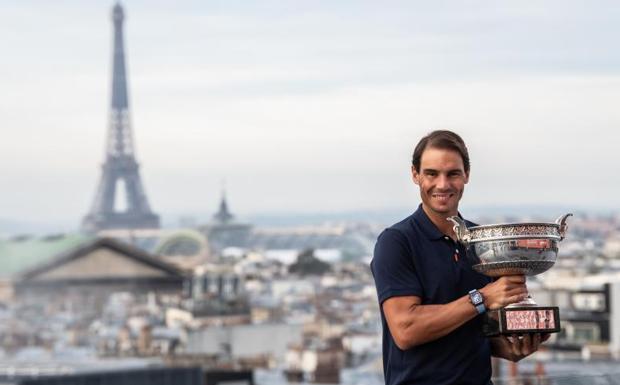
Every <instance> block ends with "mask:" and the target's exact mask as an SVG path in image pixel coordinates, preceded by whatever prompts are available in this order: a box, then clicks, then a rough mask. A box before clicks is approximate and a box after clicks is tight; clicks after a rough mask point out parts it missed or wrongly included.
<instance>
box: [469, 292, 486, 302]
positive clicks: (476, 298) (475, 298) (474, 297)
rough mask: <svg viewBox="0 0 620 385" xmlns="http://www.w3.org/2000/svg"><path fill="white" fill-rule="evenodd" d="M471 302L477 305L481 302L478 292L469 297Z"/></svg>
mask: <svg viewBox="0 0 620 385" xmlns="http://www.w3.org/2000/svg"><path fill="white" fill-rule="evenodd" d="M471 301H472V302H473V303H474V304H476V305H478V304H480V303H482V302H483V299H482V295H481V294H480V293H479V292H475V293H473V294H472V295H471Z"/></svg>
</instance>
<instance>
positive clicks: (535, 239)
mask: <svg viewBox="0 0 620 385" xmlns="http://www.w3.org/2000/svg"><path fill="white" fill-rule="evenodd" d="M571 215H572V214H565V215H562V216H561V217H560V218H558V219H557V220H556V221H555V222H554V223H504V224H496V225H484V226H474V227H470V228H467V226H466V224H465V222H464V221H463V219H461V218H460V217H458V216H454V217H450V218H448V219H449V220H450V221H452V222H453V223H454V232H455V233H456V236H457V239H458V240H459V242H461V243H463V244H465V246H471V248H470V252H472V253H473V256H474V257H475V258H476V259H477V261H478V263H477V264H476V265H474V266H472V268H473V269H474V270H476V271H477V272H479V273H482V274H484V275H487V276H489V277H500V276H503V275H515V274H520V275H536V274H540V273H542V272H545V271H547V270H548V269H550V268H551V267H552V266H553V265H554V264H555V260H556V259H557V256H558V244H559V243H560V241H562V240H563V239H564V235H565V233H566V219H567V218H568V217H570V216H571Z"/></svg>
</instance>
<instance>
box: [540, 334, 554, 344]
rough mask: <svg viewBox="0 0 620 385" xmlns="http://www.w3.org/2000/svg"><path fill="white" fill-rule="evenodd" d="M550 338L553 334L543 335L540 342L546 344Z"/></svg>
mask: <svg viewBox="0 0 620 385" xmlns="http://www.w3.org/2000/svg"><path fill="white" fill-rule="evenodd" d="M549 337H551V333H543V334H542V335H541V336H540V342H545V341H547V340H548V339H549Z"/></svg>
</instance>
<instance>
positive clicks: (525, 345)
mask: <svg viewBox="0 0 620 385" xmlns="http://www.w3.org/2000/svg"><path fill="white" fill-rule="evenodd" d="M530 353H532V335H531V334H525V335H524V336H523V340H522V343H521V354H522V355H524V356H527V355H529V354H530Z"/></svg>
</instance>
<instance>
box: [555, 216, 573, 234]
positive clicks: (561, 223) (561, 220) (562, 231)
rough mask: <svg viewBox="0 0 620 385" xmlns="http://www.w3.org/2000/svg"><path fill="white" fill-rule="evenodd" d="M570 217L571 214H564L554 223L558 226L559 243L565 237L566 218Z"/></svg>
mask: <svg viewBox="0 0 620 385" xmlns="http://www.w3.org/2000/svg"><path fill="white" fill-rule="evenodd" d="M572 216H573V214H572V213H568V214H564V215H562V216H561V217H559V218H558V219H557V220H556V221H555V223H556V224H558V225H559V226H560V241H561V240H563V239H564V236H565V235H566V229H567V228H568V226H567V225H566V220H567V219H568V217H572Z"/></svg>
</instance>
